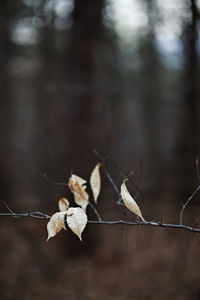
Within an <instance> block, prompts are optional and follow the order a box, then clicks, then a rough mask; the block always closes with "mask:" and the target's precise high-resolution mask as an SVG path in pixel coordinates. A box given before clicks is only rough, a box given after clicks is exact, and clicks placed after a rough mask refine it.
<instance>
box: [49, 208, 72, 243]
mask: <svg viewBox="0 0 200 300" xmlns="http://www.w3.org/2000/svg"><path fill="white" fill-rule="evenodd" d="M66 213H67V212H57V213H55V214H53V215H52V217H51V219H50V221H49V222H48V224H47V231H48V238H47V241H48V240H49V239H50V238H51V237H53V236H55V235H56V234H57V233H58V232H59V231H61V229H62V228H63V227H64V226H65V215H66Z"/></svg>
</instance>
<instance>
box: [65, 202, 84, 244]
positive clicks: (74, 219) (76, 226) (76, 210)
mask: <svg viewBox="0 0 200 300" xmlns="http://www.w3.org/2000/svg"><path fill="white" fill-rule="evenodd" d="M86 224H87V215H86V213H85V211H84V210H83V209H82V208H80V207H70V208H69V209H68V211H67V225H68V226H69V228H70V229H71V230H72V231H73V232H74V233H75V234H76V235H77V236H78V237H79V239H80V240H81V241H82V238H81V234H82V232H83V230H84V229H85V226H86Z"/></svg>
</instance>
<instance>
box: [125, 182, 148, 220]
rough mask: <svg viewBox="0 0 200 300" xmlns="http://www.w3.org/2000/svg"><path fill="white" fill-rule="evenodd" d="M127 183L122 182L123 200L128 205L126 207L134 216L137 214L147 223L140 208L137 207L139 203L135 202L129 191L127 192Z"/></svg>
mask: <svg viewBox="0 0 200 300" xmlns="http://www.w3.org/2000/svg"><path fill="white" fill-rule="evenodd" d="M125 181H126V180H124V181H123V182H122V185H121V196H122V200H123V202H124V204H125V205H126V207H127V208H128V209H129V210H130V211H132V212H133V213H134V214H136V215H137V216H138V217H140V218H141V219H142V221H144V222H145V220H144V218H143V216H142V213H141V211H140V208H139V206H138V205H137V203H136V202H135V200H134V199H133V198H132V196H131V195H130V194H129V191H128V190H127V187H126V185H125Z"/></svg>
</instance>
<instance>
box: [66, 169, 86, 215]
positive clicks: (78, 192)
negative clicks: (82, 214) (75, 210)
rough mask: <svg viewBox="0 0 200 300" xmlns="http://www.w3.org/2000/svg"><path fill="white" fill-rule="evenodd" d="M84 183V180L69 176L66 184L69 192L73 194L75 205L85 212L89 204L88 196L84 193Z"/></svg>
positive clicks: (73, 175)
mask: <svg viewBox="0 0 200 300" xmlns="http://www.w3.org/2000/svg"><path fill="white" fill-rule="evenodd" d="M85 183H86V180H84V179H83V178H81V177H79V176H76V175H75V174H72V175H71V177H70V178H69V182H68V186H69V188H70V190H71V192H72V193H73V194H74V201H75V203H76V204H78V205H79V206H81V207H82V208H83V209H84V210H86V207H87V205H88V202H89V195H88V193H87V192H86V191H85V189H86V185H85Z"/></svg>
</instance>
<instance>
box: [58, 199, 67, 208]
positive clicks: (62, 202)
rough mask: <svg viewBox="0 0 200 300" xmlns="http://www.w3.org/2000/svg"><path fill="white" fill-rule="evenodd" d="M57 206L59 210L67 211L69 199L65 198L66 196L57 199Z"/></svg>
mask: <svg viewBox="0 0 200 300" xmlns="http://www.w3.org/2000/svg"><path fill="white" fill-rule="evenodd" d="M58 208H59V211H67V210H68V208H69V201H68V200H67V198H65V197H62V198H60V199H59V200H58Z"/></svg>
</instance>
